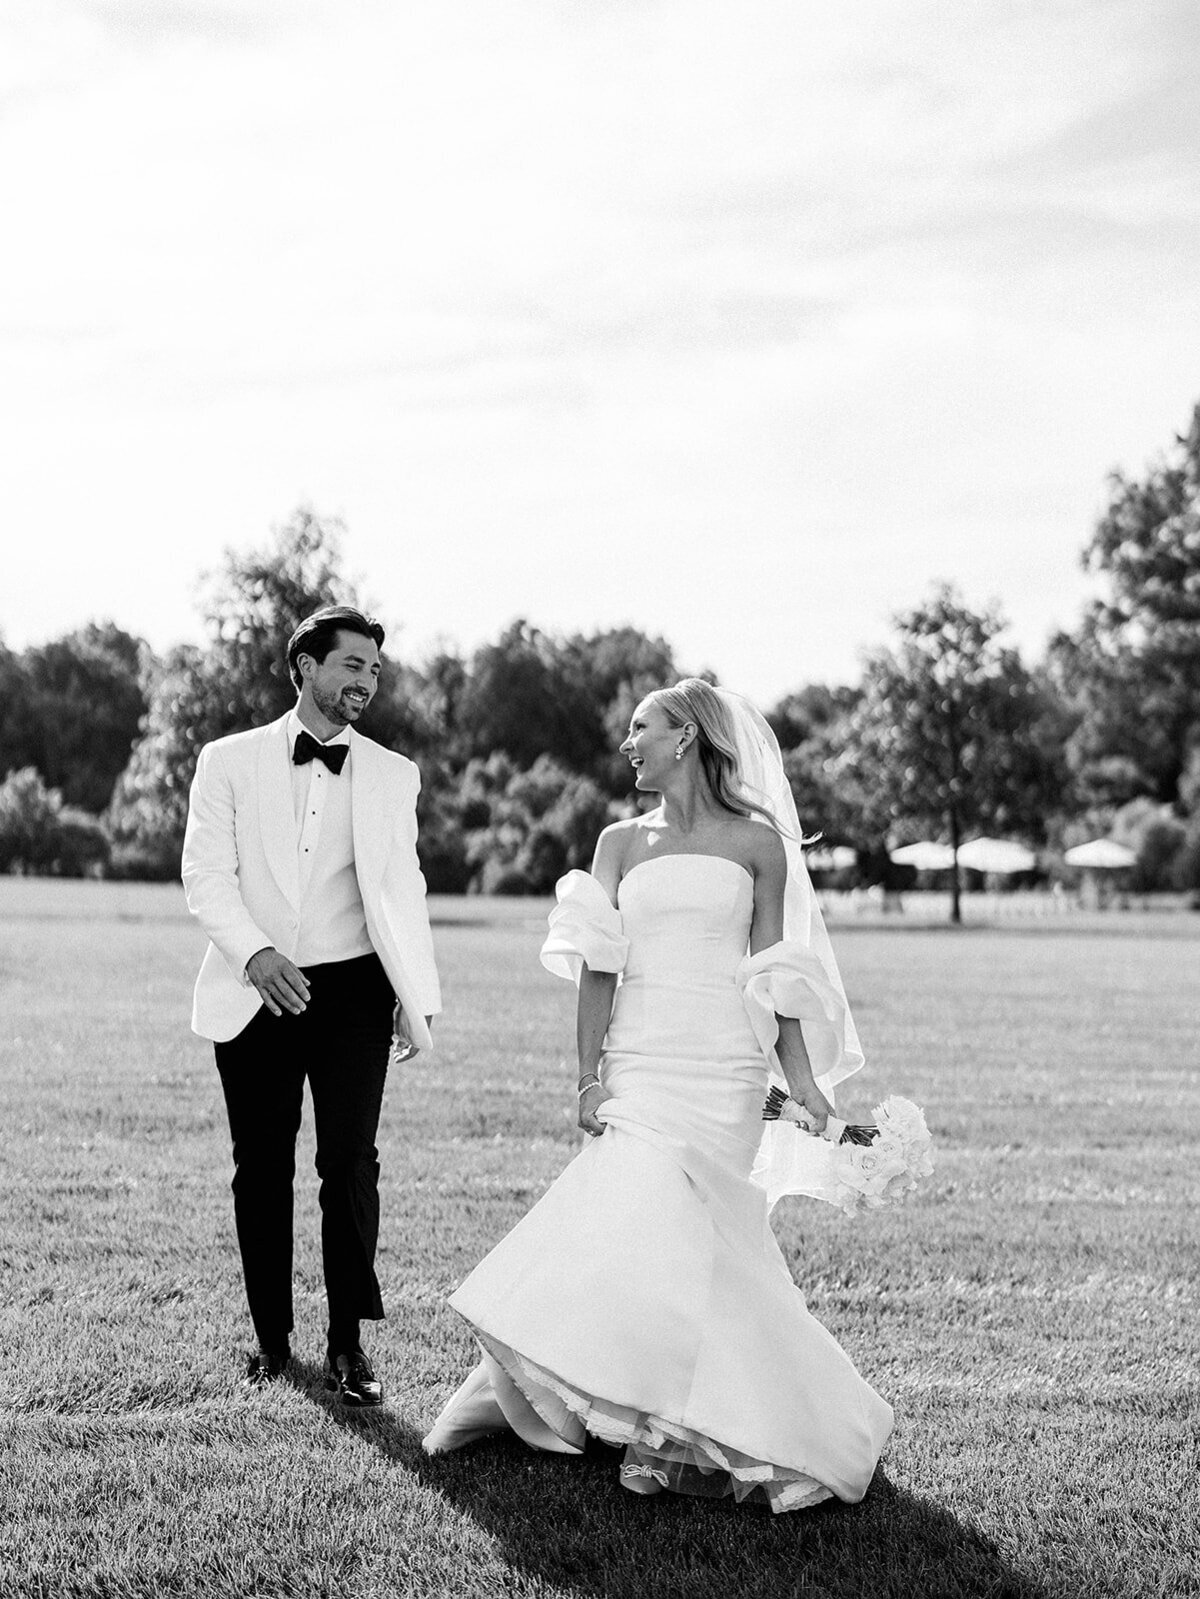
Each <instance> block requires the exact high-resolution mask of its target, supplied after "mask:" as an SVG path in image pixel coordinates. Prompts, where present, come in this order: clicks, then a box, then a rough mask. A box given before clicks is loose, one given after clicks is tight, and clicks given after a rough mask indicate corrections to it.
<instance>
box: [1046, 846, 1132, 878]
mask: <svg viewBox="0 0 1200 1599" xmlns="http://www.w3.org/2000/svg"><path fill="white" fill-rule="evenodd" d="M1063 860H1064V861H1065V862H1066V863H1067V865H1068V866H1082V867H1085V868H1086V869H1088V870H1089V871H1097V872H1111V871H1117V870H1119V869H1120V868H1121V867H1122V866H1132V865H1133V863H1134V862H1135V861H1136V860H1137V856H1136V855H1135V854H1134V852H1133V851H1132V850H1131V849H1126V847H1125V845H1124V844H1118V843H1117V841H1116V839H1115V838H1094V839H1093V840H1092V842H1091V843H1090V844H1076V845H1075V847H1074V849H1069V850H1068V851H1067V853H1066V854H1065V855H1064V856H1063Z"/></svg>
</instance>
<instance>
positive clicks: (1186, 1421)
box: [0, 879, 1200, 1599]
mask: <svg viewBox="0 0 1200 1599" xmlns="http://www.w3.org/2000/svg"><path fill="white" fill-rule="evenodd" d="M543 910H544V907H543V906H542V905H541V904H538V903H531V902H516V903H514V902H508V903H504V904H500V905H491V904H489V903H487V902H480V901H467V902H459V903H457V904H454V905H449V904H447V905H442V906H439V907H438V911H439V915H438V927H437V941H438V947H439V954H440V958H441V962H442V966H443V972H444V978H445V989H446V1002H447V1014H446V1016H445V1017H444V1018H443V1019H442V1022H441V1024H440V1025H439V1028H438V1038H439V1048H438V1050H437V1052H436V1054H433V1055H430V1056H428V1057H421V1058H419V1059H418V1060H417V1061H415V1062H413V1063H410V1064H409V1065H408V1066H406V1067H403V1068H401V1069H400V1071H399V1072H397V1073H396V1074H395V1076H394V1077H393V1079H392V1082H391V1085H390V1089H389V1095H388V1100H387V1103H386V1107H385V1113H384V1122H383V1128H382V1135H381V1139H380V1143H381V1150H382V1159H383V1163H384V1184H385V1186H384V1193H383V1206H384V1228H383V1243H382V1248H381V1259H380V1274H381V1277H382V1280H383V1283H384V1291H385V1298H386V1300H387V1303H388V1306H389V1317H388V1320H387V1321H386V1322H384V1323H382V1324H381V1325H380V1326H379V1327H378V1328H376V1329H373V1334H374V1335H373V1337H372V1338H371V1340H370V1343H369V1348H370V1350H371V1352H372V1354H373V1355H374V1356H375V1357H376V1361H377V1365H378V1367H379V1369H380V1373H381V1375H382V1376H383V1378H384V1380H385V1382H386V1384H387V1387H388V1403H387V1405H386V1406H385V1408H384V1410H383V1412H382V1413H378V1414H375V1415H373V1416H368V1417H365V1418H359V1417H355V1416H353V1415H345V1414H343V1413H342V1412H341V1411H340V1410H339V1409H338V1408H336V1407H335V1406H333V1405H331V1404H330V1403H329V1402H328V1401H327V1399H326V1396H325V1394H324V1391H323V1389H322V1387H321V1385H320V1382H319V1377H318V1362H319V1359H320V1356H321V1353H322V1332H323V1321H322V1310H323V1293H322V1289H321V1274H320V1260H319V1253H318V1247H317V1210H316V1188H315V1181H314V1179H313V1177H312V1175H311V1164H312V1162H311V1143H310V1142H308V1141H306V1142H305V1143H304V1145H303V1147H302V1151H301V1165H302V1170H303V1172H304V1175H303V1177H302V1179H301V1180H300V1182H299V1190H300V1191H299V1200H298V1216H297V1233H298V1239H299V1247H298V1253H297V1262H296V1271H297V1285H298V1322H299V1324H298V1327H297V1335H296V1340H295V1342H296V1347H297V1349H298V1352H299V1354H300V1357H301V1358H300V1361H299V1364H298V1370H297V1377H296V1380H295V1381H294V1382H293V1383H291V1384H278V1385H275V1386H274V1387H272V1388H271V1389H269V1390H267V1391H266V1392H263V1393H261V1394H256V1395H245V1394H243V1393H241V1392H239V1391H238V1387H237V1378H238V1377H239V1375H240V1372H241V1367H242V1363H243V1361H244V1358H245V1353H246V1351H247V1349H248V1347H249V1344H248V1326H247V1322H246V1319H245V1315H244V1311H243V1301H242V1289H241V1279H240V1272H239V1268H238V1263H237V1256H236V1248H235V1244H234V1240H233V1230H232V1214H231V1205H230V1198H229V1192H228V1182H229V1175H230V1169H229V1167H230V1163H229V1154H228V1146H227V1137H226V1130H225V1126H224V1113H223V1108H222V1104H221V1099H220V1092H219V1087H218V1083H217V1078H216V1074H215V1071H214V1069H213V1066H212V1059H211V1051H210V1049H209V1047H208V1046H207V1045H205V1044H203V1043H202V1042H201V1041H200V1040H198V1039H195V1038H193V1037H192V1036H191V1035H190V1034H189V1033H188V1031H187V1014H188V1004H189V994H190V988H191V982H192V976H193V972H194V968H195V965H196V963H197V960H198V957H199V954H200V951H201V940H200V938H199V935H198V933H197V932H196V930H195V929H194V928H193V927H192V925H191V924H190V923H189V922H188V921H187V919H186V916H185V914H184V911H183V905H182V897H181V895H180V894H179V893H178V892H177V891H176V890H175V889H174V888H172V887H164V888H154V887H145V888H143V887H134V886H124V885H102V884H90V883H89V884H67V883H40V884H35V883H22V882H16V881H12V880H6V879H0V1091H2V1093H3V1104H4V1107H5V1120H6V1137H5V1138H4V1140H3V1144H2V1145H0V1162H2V1174H0V1178H2V1184H3V1194H4V1221H3V1227H2V1229H0V1265H2V1268H3V1279H2V1280H3V1288H4V1292H3V1296H2V1299H0V1318H2V1324H3V1348H4V1351H5V1357H6V1358H5V1361H4V1378H3V1399H2V1404H3V1409H2V1412H0V1427H2V1429H3V1440H2V1443H3V1453H2V1455H0V1459H2V1460H3V1466H2V1468H0V1595H3V1596H4V1599H26V1596H34V1595H37V1596H42V1599H59V1596H63V1599H67V1596H79V1599H83V1596H91V1599H134V1596H139V1599H140V1596H146V1599H149V1596H159V1595H203V1596H206V1599H207V1596H225V1595H229V1596H232V1595H238V1596H249V1595H262V1596H277V1595H297V1596H309V1595H330V1596H345V1599H368V1596H382V1595H389V1594H398V1595H454V1596H458V1595H462V1596H489V1599H493V1596H495V1599H499V1596H504V1595H518V1596H530V1599H532V1596H535V1595H537V1596H546V1599H549V1596H551V1595H553V1596H568V1595H569V1596H576V1595H579V1596H583V1595H614V1596H626V1595H628V1596H630V1599H634V1596H638V1599H658V1596H672V1599H674V1596H677V1595H678V1596H684V1595H686V1596H693V1595H695V1596H713V1599H718V1596H720V1599H726V1596H735V1595H746V1596H764V1599H765V1596H784V1595H788V1596H792V1595H795V1596H801V1595H802V1596H805V1599H817V1596H838V1599H843V1596H844V1599H851V1596H859V1595H863V1596H869V1599H883V1596H897V1599H900V1596H903V1599H908V1596H914V1599H937V1596H943V1595H944V1596H950V1595H962V1596H971V1599H977V1596H988V1595H995V1596H1001V1595H1006V1596H1007V1595H1011V1596H1014V1599H1017V1596H1020V1599H1035V1596H1043V1595H1044V1596H1047V1599H1049V1596H1054V1595H1063V1596H1066V1595H1071V1596H1075V1595H1078V1596H1080V1599H1099V1596H1106V1595H1128V1596H1131V1599H1133V1596H1136V1599H1154V1596H1162V1599H1175V1596H1177V1595H1184V1594H1200V1563H1198V1562H1200V1557H1198V1554H1197V1548H1198V1534H1197V1527H1198V1525H1200V1491H1198V1487H1197V1481H1198V1477H1197V1466H1198V1459H1197V1430H1196V1429H1197V1416H1198V1404H1197V1395H1198V1382H1197V1341H1198V1340H1197V1332H1196V1328H1197V1310H1198V1308H1200V1283H1198V1272H1197V1238H1196V1226H1197V1185H1196V1166H1195V1165H1194V1164H1193V1163H1194V1162H1195V1161H1196V1159H1197V1142H1198V1134H1200V1062H1198V1045H1197V1038H1198V1036H1200V1000H1198V997H1197V995H1198V984H1197V976H1198V974H1200V918H1197V917H1189V916H1187V915H1183V914H1176V915H1167V914H1163V915H1161V916H1156V915H1153V914H1143V915H1134V916H1131V917H1128V918H1123V917H1121V916H1116V915H1113V916H1108V917H1099V918H1094V919H1091V920H1088V921H1087V922H1078V923H1071V922H1067V921H1043V922H1038V923H1037V924H1029V925H1025V924H1022V923H1021V922H1020V921H1019V920H1012V919H1009V920H1006V921H1005V922H1004V923H1003V925H1000V924H997V925H996V926H995V927H991V928H989V927H975V928H970V929H968V930H966V931H963V932H959V933H952V932H950V931H948V930H944V929H940V928H934V927H922V926H910V927H907V928H906V927H904V926H889V927H872V926H857V925H852V924H847V925H845V926H843V927H840V928H835V939H836V940H837V945H838V950H839V955H840V958H841V961H842V966H843V971H844V973H845V976H846V980H847V985H848V987H849V989H850V991H851V996H852V998H853V1000H854V1001H855V1005H856V1013H857V1018H858V1023H859V1029H860V1032H861V1033H862V1035H863V1038H864V1041H865V1043H866V1045H867V1049H868V1055H869V1064H868V1069H867V1071H866V1072H864V1073H863V1074H862V1076H861V1077H860V1079H859V1080H858V1084H851V1085H848V1091H847V1092H846V1093H845V1095H844V1096H843V1100H842V1102H841V1107H840V1108H842V1109H843V1111H846V1110H849V1111H850V1112H855V1111H858V1112H869V1110H870V1106H871V1104H872V1101H873V1099H875V1098H880V1097H882V1096H883V1095H884V1094H885V1093H887V1092H899V1093H904V1094H907V1095H909V1096H910V1097H912V1098H914V1099H916V1100H917V1101H918V1102H919V1103H920V1104H922V1105H923V1106H924V1107H925V1109H926V1112H927V1115H928V1119H929V1122H930V1125H931V1127H932V1128H933V1129H934V1132H935V1135H936V1138H937V1146H936V1147H937V1155H938V1167H937V1173H936V1176H935V1179H934V1180H933V1181H932V1182H931V1184H930V1185H929V1186H928V1187H927V1189H926V1190H925V1192H924V1194H923V1196H922V1197H920V1198H919V1199H918V1200H917V1201H915V1202H913V1203H912V1204H910V1205H909V1206H908V1207H907V1208H902V1209H900V1210H897V1211H895V1212H884V1213H882V1214H876V1215H869V1216H867V1217H865V1218H862V1219H860V1220H858V1221H855V1222H850V1221H847V1220H846V1219H845V1218H843V1217H842V1216H840V1215H839V1214H837V1213H835V1212H833V1211H832V1210H828V1209H826V1208H824V1207H817V1206H815V1205H807V1206H805V1205H802V1204H800V1203H798V1202H792V1205H791V1206H790V1207H785V1209H784V1212H783V1215H782V1220H781V1222H780V1225H779V1232H780V1236H781V1239H782V1241H783V1244H784V1248H785V1251H786V1253H787V1255H788V1258H789V1260H790V1261H791V1263H792V1265H793V1269H794V1272H795V1274H796V1277H797V1279H798V1281H799V1282H800V1284H801V1286H802V1287H803V1288H804V1289H805V1291H806V1292H807V1294H808V1295H809V1301H810V1304H811V1305H812V1307H813V1309H814V1310H815V1312H816V1313H817V1314H818V1315H819V1316H820V1317H821V1318H822V1320H824V1321H825V1323H826V1324H827V1325H828V1326H829V1327H830V1329H831V1330H832V1331H833V1332H834V1333H835V1335H836V1336H837V1337H838V1339H839V1340H840V1341H841V1342H842V1343H843V1344H844V1346H845V1347H846V1348H847V1349H848V1351H849V1352H850V1353H851V1355H852V1356H853V1357H854V1359H855V1361H856V1362H857V1364H858V1365H859V1368H860V1370H862V1372H863V1374H864V1375H865V1376H866V1377H867V1378H868V1380H869V1381H870V1382H871V1383H872V1384H873V1385H874V1386H875V1387H877V1388H878V1389H879V1390H880V1391H881V1392H882V1393H883V1394H884V1395H885V1396H886V1397H887V1398H889V1399H890V1400H891V1401H892V1402H893V1404H894V1405H895V1408H896V1414H897V1430H896V1434H895V1437H894V1439H893V1442H892V1443H891V1445H890V1446H889V1449H888V1452H887V1455H886V1457H885V1461H884V1470H883V1471H881V1472H880V1474H879V1475H878V1476H877V1478H876V1481H875V1483H874V1484H873V1485H872V1488H871V1491H870V1493H869V1494H868V1496H867V1498H866V1500H865V1501H864V1502H863V1503H862V1504H861V1505H859V1506H855V1507H840V1506H834V1507H822V1508H820V1509H818V1510H816V1511H810V1512H800V1513H797V1514H793V1515H788V1516H779V1517H771V1516H770V1515H769V1514H767V1513H766V1512H765V1511H760V1510H755V1509H750V1508H746V1507H743V1508H741V1509H738V1508H736V1507H734V1506H732V1505H730V1504H727V1503H718V1504H712V1503H704V1502H697V1501H689V1500H681V1499H676V1498H673V1497H671V1496H663V1497H661V1498H659V1499H654V1500H644V1499H637V1498H634V1497H633V1496H632V1495H629V1494H626V1493H624V1492H623V1491H622V1490H621V1489H620V1488H619V1487H618V1486H617V1483H616V1472H615V1458H616V1457H614V1456H613V1455H612V1454H611V1453H610V1452H609V1451H607V1450H604V1449H602V1448H599V1447H597V1448H596V1449H595V1450H594V1451H589V1453H588V1454H587V1455H586V1456H585V1457H584V1458H583V1459H581V1460H563V1459H561V1458H546V1457H541V1456H537V1455H534V1454H532V1453H531V1452H529V1451H528V1450H526V1449H524V1447H523V1446H521V1445H520V1444H518V1443H516V1442H515V1441H511V1440H507V1439H497V1440H492V1441H489V1442H487V1443H485V1444H482V1445H480V1446H478V1447H477V1448H475V1449H474V1450H472V1451H469V1452H467V1453H464V1454H462V1455H456V1456H452V1457H450V1458H448V1459H444V1460H438V1461H427V1460H425V1459H424V1458H423V1456H422V1455H421V1453H420V1448H419V1440H420V1437H421V1434H422V1432H423V1430H424V1428H425V1427H426V1426H427V1424H428V1423H429V1421H430V1420H432V1418H433V1416H434V1414H435V1413H436V1411H437V1409H438V1407H439V1405H440V1404H441V1402H442V1400H443V1398H444V1397H445V1395H446V1394H447V1393H448V1392H449V1390H450V1388H451V1387H452V1386H453V1385H454V1384H455V1383H456V1382H457V1380H458V1379H459V1377H460V1376H461V1374H462V1373H463V1372H464V1371H465V1369H466V1368H467V1366H468V1365H469V1364H470V1363H471V1362H472V1360H473V1356H472V1350H471V1347H470V1343H469V1340H468V1338H467V1336H466V1335H465V1333H464V1331H463V1329H462V1327H461V1325H460V1324H459V1323H458V1322H457V1320H456V1318H454V1317H453V1316H452V1314H451V1313H450V1312H448V1311H447V1310H445V1309H444V1307H443V1303H442V1302H443V1299H444V1296H445V1294H446V1293H447V1292H448V1291H449V1290H450V1289H451V1288H452V1287H453V1286H454V1285H455V1283H456V1282H457V1281H458V1279H459V1278H460V1277H461V1276H462V1275H463V1274H464V1273H465V1272H466V1270H467V1269H469V1267H470V1266H471V1265H472V1264H473V1263H474V1262H475V1261H476V1260H477V1259H478V1258H479V1257H480V1256H481V1255H482V1254H483V1253H484V1252H485V1251H486V1250H487V1249H488V1248H489V1247H490V1245H491V1244H492V1243H493V1242H494V1241H495V1240H496V1239H497V1238H498V1237H499V1236H500V1235H501V1233H502V1232H504V1231H505V1230H506V1229H507V1228H508V1227H509V1226H510V1225H511V1224H512V1223H513V1222H514V1221H515V1220H516V1219H517V1217H518V1216H519V1215H521V1213H522V1212H523V1211H524V1210H525V1209H526V1208H527V1207H528V1205H529V1204H530V1203H531V1201H532V1200H533V1199H534V1198H535V1197H536V1196H537V1195H538V1194H539V1193H540V1192H541V1191H542V1190H543V1189H544V1187H545V1186H546V1184H547V1183H549V1182H550V1181H551V1180H552V1179H553V1177H554V1176H555V1175H556V1174H557V1172H558V1171H559V1170H561V1168H562V1166H563V1165H564V1164H565V1163H566V1161H567V1160H568V1159H569V1158H570V1156H571V1154H572V1152H573V1151H574V1149H575V1148H576V1134H575V1132H574V1131H573V1128H572V1110H571V1107H572V1104H573V1101H574V1093H573V1069H572V1067H571V1065H570V1064H568V1057H569V1043H570V1039H571V1034H572V994H571V991H570V990H569V988H568V987H567V985H565V984H560V983H557V982H555V981H554V980H553V979H552V978H550V977H547V976H546V975H545V974H544V973H542V971H541V969H540V967H539V966H538V963H537V958H536V952H537V945H538V942H539V938H540V932H541V926H542V923H541V913H542V911H543ZM305 1138H306V1140H307V1139H308V1133H307V1129H306V1134H305Z"/></svg>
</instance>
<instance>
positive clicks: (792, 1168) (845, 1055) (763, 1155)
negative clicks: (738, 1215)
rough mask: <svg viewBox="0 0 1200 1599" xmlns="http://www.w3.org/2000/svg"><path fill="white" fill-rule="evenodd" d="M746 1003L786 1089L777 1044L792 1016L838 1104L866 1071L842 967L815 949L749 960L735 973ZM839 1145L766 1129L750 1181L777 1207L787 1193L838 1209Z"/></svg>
mask: <svg viewBox="0 0 1200 1599" xmlns="http://www.w3.org/2000/svg"><path fill="white" fill-rule="evenodd" d="M737 982H738V987H739V988H740V989H741V991H742V1001H743V1003H744V1004H745V1007H746V1011H747V1013H748V1015H749V1017H750V1024H751V1026H752V1027H753V1028H754V1035H755V1037H756V1038H757V1039H758V1042H759V1047H760V1048H761V1049H762V1052H763V1054H764V1055H765V1056H766V1057H767V1060H768V1063H769V1064H770V1068H771V1078H772V1081H774V1082H778V1083H780V1084H781V1085H782V1084H783V1074H782V1072H781V1071H780V1067H779V1059H778V1056H777V1055H776V1053H775V1045H776V1043H777V1042H778V1039H779V1018H780V1017H781V1016H794V1017H795V1018H796V1020H797V1021H798V1022H799V1023H800V1031H801V1033H802V1034H803V1036H804V1045H805V1048H806V1049H807V1050H808V1058H809V1061H810V1062H811V1064H812V1072H813V1077H814V1078H815V1079H816V1084H817V1087H818V1088H819V1089H820V1090H821V1092H822V1093H823V1094H824V1095H825V1097H826V1099H827V1100H828V1101H829V1102H830V1104H832V1103H833V1087H834V1084H835V1083H840V1082H841V1081H842V1080H843V1078H846V1077H849V1076H850V1074H851V1073H852V1072H856V1071H858V1069H859V1067H860V1066H861V1065H862V1064H863V1052H862V1046H861V1045H860V1044H859V1041H858V1034H857V1032H856V1031H855V1028H854V1021H853V1018H852V1017H851V1015H850V1007H849V1005H848V1004H847V1002H846V995H845V991H844V990H843V988H842V984H841V978H840V976H839V975H838V973H837V967H836V965H834V964H833V962H832V956H831V957H830V962H829V964H827V963H826V962H825V961H824V960H822V958H821V955H820V953H819V952H818V950H816V949H813V948H812V947H811V946H809V945H805V944H801V943H798V942H794V941H792V940H790V939H789V940H784V941H782V942H780V943H778V944H771V945H770V946H769V947H768V948H766V949H760V950H759V952H758V954H757V955H747V956H746V958H745V959H744V960H743V961H742V963H741V965H740V966H739V967H738V970H737ZM835 1156H836V1145H834V1144H831V1143H827V1142H826V1140H825V1139H823V1138H814V1137H812V1136H811V1135H810V1134H809V1133H805V1132H803V1131H802V1130H801V1129H800V1128H798V1127H794V1126H792V1125H791V1124H790V1123H787V1122H764V1123H763V1130H762V1139H761V1142H760V1143H759V1147H758V1156H757V1158H756V1160H755V1162H754V1169H753V1171H752V1172H751V1174H750V1175H751V1180H752V1181H753V1182H755V1183H757V1184H758V1185H759V1187H760V1188H764V1189H766V1193H767V1204H768V1206H770V1207H771V1208H773V1207H774V1206H775V1205H776V1204H778V1202H779V1201H780V1200H781V1199H782V1198H783V1197H784V1196H785V1195H787V1194H805V1195H807V1196H808V1197H809V1198H811V1199H823V1200H826V1201H828V1202H829V1203H831V1204H832V1203H836V1199H837V1192H838V1186H837V1170H836V1164H835Z"/></svg>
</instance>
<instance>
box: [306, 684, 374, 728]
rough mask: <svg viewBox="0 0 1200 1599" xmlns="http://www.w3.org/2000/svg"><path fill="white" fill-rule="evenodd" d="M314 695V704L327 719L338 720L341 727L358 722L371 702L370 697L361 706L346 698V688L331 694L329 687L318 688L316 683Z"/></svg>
mask: <svg viewBox="0 0 1200 1599" xmlns="http://www.w3.org/2000/svg"><path fill="white" fill-rule="evenodd" d="M312 697H313V704H314V705H315V706H316V707H317V709H318V710H319V711H320V713H321V715H322V716H323V717H325V719H326V720H327V721H330V722H336V723H337V725H338V726H339V727H347V726H348V725H349V724H350V723H351V722H357V720H358V718H359V717H360V716H361V715H362V713H363V712H364V711H365V710H366V708H367V705H369V704H370V703H371V702H370V700H369V699H368V701H367V704H366V705H362V706H360V705H358V704H356V703H355V702H353V701H351V700H347V699H346V698H345V690H344V689H343V690H341V691H340V692H339V693H337V694H331V693H329V691H328V690H327V689H321V688H318V687H317V685H316V684H315V683H314V684H313V691H312Z"/></svg>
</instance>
